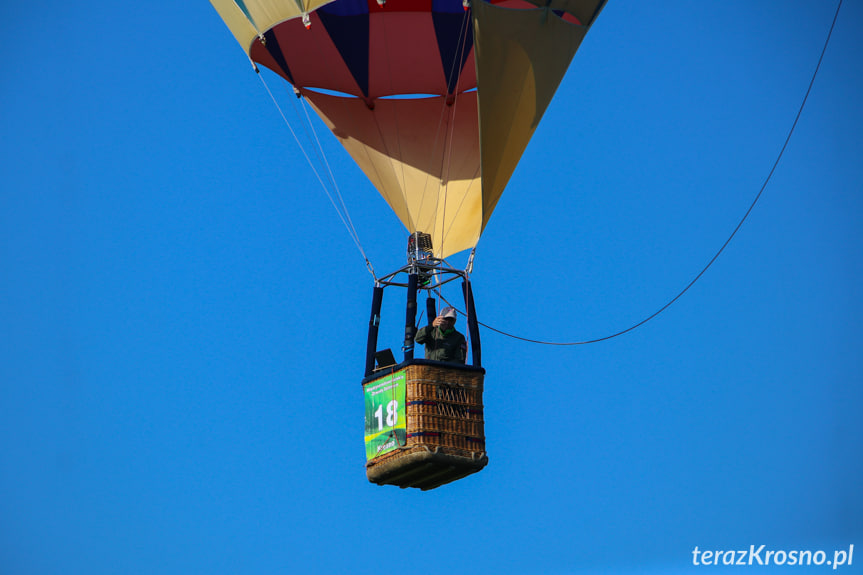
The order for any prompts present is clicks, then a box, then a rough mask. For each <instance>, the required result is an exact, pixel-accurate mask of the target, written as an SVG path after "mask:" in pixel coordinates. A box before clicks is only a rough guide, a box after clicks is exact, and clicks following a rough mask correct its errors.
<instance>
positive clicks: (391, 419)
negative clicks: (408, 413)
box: [387, 399, 399, 427]
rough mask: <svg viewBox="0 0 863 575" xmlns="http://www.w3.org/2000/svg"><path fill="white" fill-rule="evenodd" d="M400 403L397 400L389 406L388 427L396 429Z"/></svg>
mask: <svg viewBox="0 0 863 575" xmlns="http://www.w3.org/2000/svg"><path fill="white" fill-rule="evenodd" d="M398 409H399V402H398V401H396V400H395V399H394V400H392V401H391V402H389V403H388V404H387V425H388V426H390V427H395V426H396V423H398V422H399V412H398Z"/></svg>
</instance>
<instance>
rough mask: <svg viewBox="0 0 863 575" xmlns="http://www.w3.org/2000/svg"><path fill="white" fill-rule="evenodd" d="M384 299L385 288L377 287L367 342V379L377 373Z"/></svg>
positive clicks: (373, 298) (373, 297)
mask: <svg viewBox="0 0 863 575" xmlns="http://www.w3.org/2000/svg"><path fill="white" fill-rule="evenodd" d="M383 299H384V288H383V286H379V285H376V286H375V289H374V292H373V293H372V316H371V318H370V319H369V338H368V340H367V341H366V377H368V376H370V375H371V374H372V373H374V371H375V352H376V351H377V347H378V326H379V325H380V324H381V303H382V302H383Z"/></svg>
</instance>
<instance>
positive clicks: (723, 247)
mask: <svg viewBox="0 0 863 575" xmlns="http://www.w3.org/2000/svg"><path fill="white" fill-rule="evenodd" d="M841 8H842V0H839V4H838V5H837V6H836V13H835V14H834V15H833V22H832V23H831V24H830V30H829V31H828V32H827V39H826V40H825V41H824V47H823V48H822V49H821V55H820V57H819V58H818V64H817V65H816V66H815V71H814V72H813V73H812V78H811V80H810V81H809V86H808V88H807V89H806V93H805V95H804V96H803V101H802V102H801V103H800V107H799V109H798V110H797V116H796V117H795V118H794V122H792V124H791V129H790V130H789V131H788V135H787V136H786V137H785V142H784V143H783V144H782V148H781V149H780V150H779V155H778V156H777V157H776V161H774V162H773V166H772V167H771V168H770V172H769V173H768V174H767V178H766V179H765V180H764V183H763V184H761V189H760V190H758V193H757V194H756V195H755V199H754V200H753V201H752V204H750V206H749V209H747V210H746V213H745V214H743V217H742V218H741V219H740V222H738V224H737V227H735V228H734V231H733V232H731V235H730V236H728V239H727V240H725V243H724V244H722V247H720V248H719V251H717V252H716V254H715V255H714V256H713V257H712V258H711V259H710V261H709V262H707V265H706V266H704V268H703V269H702V270H701V271H700V272H698V275H696V276H695V278H694V279H693V280H692V281H691V282H689V283H688V284H687V285H686V287H684V288H683V290H681V291H680V293H678V294H677V295H676V296H674V297H673V298H672V299H671V300H670V301H669V302H668V303H666V304H665V305H664V306H662V307H661V308H659V309H658V310H657V311H655V312H653V313H652V314H651V315H649V316H647V317H646V318H644V319H643V320H641V321H639V322H638V323H636V324H635V325H633V326H631V327H628V328H626V329H624V330H621V331H618V332H617V333H613V334H611V335H607V336H605V337H599V338H596V339H589V340H585V341H573V342H554V341H543V340H538V339H530V338H526V337H520V336H517V335H513V334H511V333H508V332H505V331H503V330H500V329H497V328H494V327H492V326H490V325H487V324H485V323H482V322H479V321H478V322H477V323H478V324H479V325H481V326H483V327H485V328H486V329H490V330H491V331H494V332H496V333H499V334H501V335H504V336H506V337H511V338H513V339H517V340H520V341H526V342H529V343H538V344H542V345H558V346H570V345H585V344H588V343H598V342H600V341H606V340H609V339H612V338H615V337H618V336H621V335H623V334H625V333H629V332H631V331H633V330H634V329H636V328H639V327H641V326H642V325H644V324H646V323H647V322H649V321H650V320H652V319H653V318H655V317H656V316H658V315H659V314H661V313H662V312H664V311H665V310H666V309H668V308H669V307H670V306H671V304H673V303H674V302H676V301H677V300H678V299H680V298H681V297H682V296H683V294H685V293H686V292H687V291H689V288H691V287H692V286H693V285H695V282H697V281H698V280H699V279H701V276H703V275H704V273H705V272H706V271H707V270H708V268H710V266H711V265H713V262H715V261H716V260H717V258H719V255H720V254H721V253H722V252H723V251H724V250H725V248H726V247H727V246H728V244H729V243H731V240H732V239H733V238H734V236H735V235H737V232H738V231H739V230H740V228H741V227H742V226H743V222H745V221H746V219H747V218H748V217H749V214H750V213H751V212H752V210H753V209H754V208H755V204H756V203H758V200H759V199H760V198H761V194H762V193H764V190H765V188H767V184H768V183H769V182H770V179H771V178H772V177H773V173H774V172H775V171H776V167H777V166H778V165H779V161H780V160H781V159H782V155H783V154H784V153H785V149H786V148H787V147H788V143H789V142H790V141H791V136H792V134H794V129H795V128H796V127H797V123H798V121H799V120H800V116H801V115H802V114H803V108H804V107H805V106H806V101H807V100H808V99H809V94H810V92H811V91H812V86H813V85H814V84H815V78H816V77H817V76H818V71H819V69H820V68H821V63H822V61H823V60H824V54H825V53H826V52H827V46H828V45H829V44H830V37H831V36H832V34H833V28H834V27H835V26H836V20H837V19H838V18H839V10H840V9H841ZM441 299H443V298H441ZM444 301H446V300H445V299H444ZM447 304H448V305H451V304H449V302H447ZM459 313H462V314H463V315H464V313H463V312H461V311H460V310H459Z"/></svg>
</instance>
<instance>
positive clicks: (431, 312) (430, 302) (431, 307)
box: [426, 297, 437, 326]
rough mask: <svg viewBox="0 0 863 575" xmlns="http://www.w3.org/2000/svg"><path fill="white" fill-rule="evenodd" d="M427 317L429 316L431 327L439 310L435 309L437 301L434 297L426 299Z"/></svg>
mask: <svg viewBox="0 0 863 575" xmlns="http://www.w3.org/2000/svg"><path fill="white" fill-rule="evenodd" d="M426 315H427V316H428V320H429V326H431V324H432V322H433V321H434V318H436V317H437V310H436V307H435V299H434V298H433V297H428V298H426Z"/></svg>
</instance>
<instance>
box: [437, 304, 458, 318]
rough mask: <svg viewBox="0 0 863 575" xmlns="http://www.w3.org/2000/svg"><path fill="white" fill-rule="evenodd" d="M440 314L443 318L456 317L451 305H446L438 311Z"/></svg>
mask: <svg viewBox="0 0 863 575" xmlns="http://www.w3.org/2000/svg"><path fill="white" fill-rule="evenodd" d="M440 316H441V317H444V318H452V319H455V318H456V311H455V308H454V307H452V306H447V307H445V308H443V309H442V310H441V311H440Z"/></svg>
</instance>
